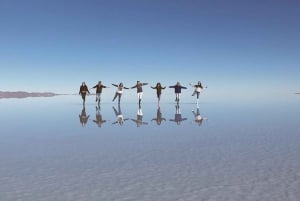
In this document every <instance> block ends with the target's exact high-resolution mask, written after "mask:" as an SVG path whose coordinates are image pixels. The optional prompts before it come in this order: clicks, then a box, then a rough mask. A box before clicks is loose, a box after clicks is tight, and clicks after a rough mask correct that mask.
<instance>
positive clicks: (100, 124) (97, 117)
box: [93, 105, 106, 128]
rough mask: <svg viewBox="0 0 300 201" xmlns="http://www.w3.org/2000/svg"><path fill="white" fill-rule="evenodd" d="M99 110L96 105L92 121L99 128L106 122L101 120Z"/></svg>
mask: <svg viewBox="0 0 300 201" xmlns="http://www.w3.org/2000/svg"><path fill="white" fill-rule="evenodd" d="M100 110H101V107H100V105H98V106H97V107H96V119H95V120H93V122H95V123H96V124H97V125H98V127H99V128H100V127H101V126H102V124H103V123H105V122H106V120H103V119H102V115H101V113H100Z"/></svg>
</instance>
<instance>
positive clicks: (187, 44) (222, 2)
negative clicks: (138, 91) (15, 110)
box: [0, 0, 300, 99]
mask: <svg viewBox="0 0 300 201" xmlns="http://www.w3.org/2000/svg"><path fill="white" fill-rule="evenodd" d="M299 10H300V2H299V1H296V0H264V1H260V0H162V1H161V0H152V1H150V0H111V1H102V0H98V1H91V0H49V1H47V0H35V1H33V0H27V1H23V0H0V29H1V31H0V69H1V79H0V90H1V91H16V90H24V91H52V92H57V93H77V92H78V89H79V86H80V84H81V82H82V81H85V82H86V83H87V84H88V86H89V87H92V86H93V85H95V84H96V83H97V82H98V80H102V81H103V83H104V84H106V85H110V84H111V83H116V84H117V83H119V82H121V81H122V82H124V84H125V86H128V87H131V86H133V85H134V84H135V83H136V81H137V80H141V81H142V82H148V83H149V84H151V85H152V86H154V85H155V83H156V82H158V81H160V82H161V83H162V84H163V85H167V86H169V85H173V84H175V83H176V81H180V82H181V83H182V85H184V86H187V87H188V83H189V82H193V83H195V82H197V81H198V80H201V81H202V82H203V84H204V85H208V86H209V88H208V90H207V95H206V96H208V97H209V98H210V99H222V98H225V97H226V96H228V97H233V96H234V97H237V98H241V99H242V98H245V97H249V98H250V99H251V98H252V99H255V98H256V97H259V96H268V97H269V98H274V97H276V96H280V95H284V94H290V93H294V92H299V91H300V79H299V78H300V68H299V64H300V57H299V55H300V26H299V24H300V12H299ZM107 90H111V92H110V93H113V92H112V91H115V89H114V88H113V87H111V88H110V89H107ZM170 90H171V89H170ZM191 91H192V89H189V92H188V93H186V95H188V96H189V97H190V92H191ZM171 92H172V93H173V91H171ZM266 94H268V95H266ZM135 98H136V97H134V99H135ZM172 99H173V97H172Z"/></svg>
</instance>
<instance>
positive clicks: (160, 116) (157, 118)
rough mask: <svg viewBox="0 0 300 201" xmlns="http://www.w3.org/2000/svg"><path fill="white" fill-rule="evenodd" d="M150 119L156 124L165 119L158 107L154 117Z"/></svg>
mask: <svg viewBox="0 0 300 201" xmlns="http://www.w3.org/2000/svg"><path fill="white" fill-rule="evenodd" d="M151 121H156V123H157V125H160V124H161V122H162V121H166V118H163V117H162V113H161V111H160V107H158V108H157V113H156V118H153V119H152V120H151Z"/></svg>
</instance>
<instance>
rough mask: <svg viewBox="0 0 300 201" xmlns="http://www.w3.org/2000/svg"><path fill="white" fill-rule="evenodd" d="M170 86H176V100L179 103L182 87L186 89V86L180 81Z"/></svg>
mask: <svg viewBox="0 0 300 201" xmlns="http://www.w3.org/2000/svg"><path fill="white" fill-rule="evenodd" d="M169 88H174V89H175V90H174V91H175V96H176V98H175V101H176V102H177V104H178V103H179V99H180V94H181V89H186V87H184V86H181V85H180V82H177V83H176V84H175V85H174V86H169Z"/></svg>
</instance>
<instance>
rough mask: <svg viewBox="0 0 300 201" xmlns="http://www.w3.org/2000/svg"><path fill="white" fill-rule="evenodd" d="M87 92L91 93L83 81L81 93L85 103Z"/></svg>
mask: <svg viewBox="0 0 300 201" xmlns="http://www.w3.org/2000/svg"><path fill="white" fill-rule="evenodd" d="M87 93H89V94H90V92H89V89H88V87H87V86H86V84H85V82H82V84H81V86H80V88H79V95H81V98H82V100H83V104H85V96H86V94H87Z"/></svg>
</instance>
